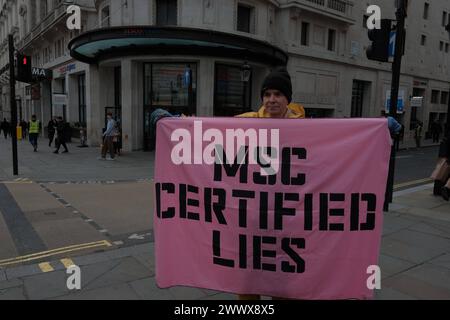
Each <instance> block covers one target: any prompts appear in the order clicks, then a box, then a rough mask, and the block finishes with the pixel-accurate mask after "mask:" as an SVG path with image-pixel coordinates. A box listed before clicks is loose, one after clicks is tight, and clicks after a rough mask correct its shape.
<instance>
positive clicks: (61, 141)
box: [53, 117, 69, 153]
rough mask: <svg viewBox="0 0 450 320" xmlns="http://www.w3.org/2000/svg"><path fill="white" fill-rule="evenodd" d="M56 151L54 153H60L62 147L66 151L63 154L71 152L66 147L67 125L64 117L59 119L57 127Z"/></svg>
mask: <svg viewBox="0 0 450 320" xmlns="http://www.w3.org/2000/svg"><path fill="white" fill-rule="evenodd" d="M56 135H57V137H56V150H55V151H54V152H53V153H59V148H60V147H61V145H62V146H63V147H64V151H63V152H62V153H67V152H69V149H68V148H67V145H66V138H67V125H66V123H65V121H64V120H63V118H62V117H58V122H57V125H56Z"/></svg>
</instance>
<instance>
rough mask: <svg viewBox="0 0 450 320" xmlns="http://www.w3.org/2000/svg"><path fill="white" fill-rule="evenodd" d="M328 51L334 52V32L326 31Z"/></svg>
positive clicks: (331, 30)
mask: <svg viewBox="0 0 450 320" xmlns="http://www.w3.org/2000/svg"><path fill="white" fill-rule="evenodd" d="M328 50H329V51H334V50H336V30H333V29H328Z"/></svg>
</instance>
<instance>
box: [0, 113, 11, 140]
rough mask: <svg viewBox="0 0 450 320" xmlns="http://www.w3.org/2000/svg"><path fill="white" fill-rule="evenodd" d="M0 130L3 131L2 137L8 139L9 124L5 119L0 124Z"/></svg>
mask: <svg viewBox="0 0 450 320" xmlns="http://www.w3.org/2000/svg"><path fill="white" fill-rule="evenodd" d="M0 129H1V131H3V135H4V136H5V139H8V133H9V130H10V128H9V122H8V120H6V118H3V121H2V123H1V124H0Z"/></svg>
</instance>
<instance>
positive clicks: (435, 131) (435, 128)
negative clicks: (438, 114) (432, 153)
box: [431, 121, 442, 143]
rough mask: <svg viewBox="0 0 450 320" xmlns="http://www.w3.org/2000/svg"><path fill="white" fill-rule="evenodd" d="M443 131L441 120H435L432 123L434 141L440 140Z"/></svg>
mask: <svg viewBox="0 0 450 320" xmlns="http://www.w3.org/2000/svg"><path fill="white" fill-rule="evenodd" d="M441 133H442V126H441V125H440V123H439V122H437V121H433V123H432V124H431V136H432V137H433V143H434V142H439V137H440V135H441Z"/></svg>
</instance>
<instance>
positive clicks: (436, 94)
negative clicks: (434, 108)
mask: <svg viewBox="0 0 450 320" xmlns="http://www.w3.org/2000/svg"><path fill="white" fill-rule="evenodd" d="M439 93H440V92H439V90H431V103H439Z"/></svg>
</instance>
